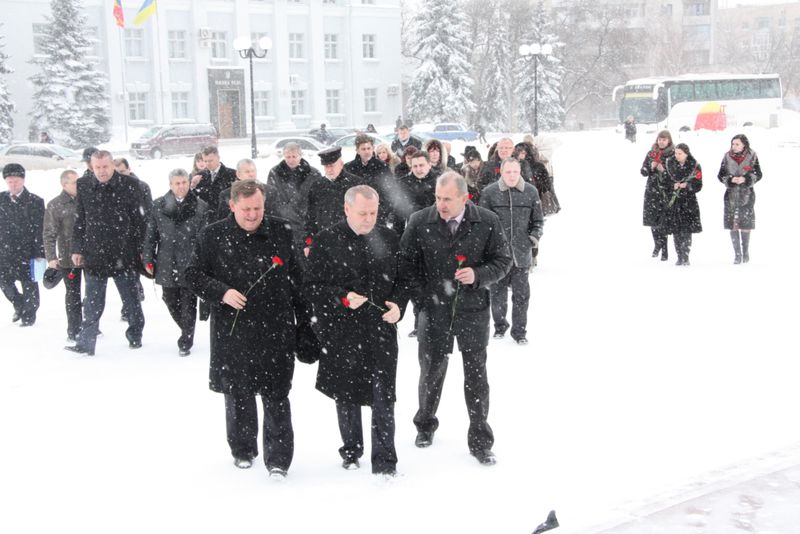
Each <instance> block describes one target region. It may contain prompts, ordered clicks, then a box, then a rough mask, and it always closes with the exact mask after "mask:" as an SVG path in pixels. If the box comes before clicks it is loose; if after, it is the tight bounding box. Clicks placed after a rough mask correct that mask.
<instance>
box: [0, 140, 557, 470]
mask: <svg viewBox="0 0 800 534" xmlns="http://www.w3.org/2000/svg"><path fill="white" fill-rule="evenodd" d="M407 144H408V139H405V140H404V141H400V146H399V147H395V148H392V147H390V151H391V153H392V154H396V153H397V152H398V151H402V152H403V153H404V155H405V152H407V151H408V152H409V153H410V154H409V157H408V158H407V164H408V166H409V171H408V172H407V173H405V174H404V175H402V176H397V175H396V174H394V173H392V172H391V170H390V167H389V165H387V164H386V163H384V162H383V161H382V160H381V159H380V158H378V157H377V156H376V154H375V147H374V146H373V141H372V138H371V137H369V136H366V135H364V136H359V138H358V139H357V140H356V150H357V154H356V157H355V159H353V160H352V161H349V162H344V161H343V160H342V156H341V149H339V148H331V149H326V150H324V151H322V152H320V153H319V157H320V162H321V165H322V168H323V170H324V173H323V174H321V173H320V172H319V171H317V170H316V169H315V168H314V167H313V166H311V165H310V164H309V163H308V161H306V160H305V159H304V158H303V155H302V151H301V150H300V147H299V146H297V145H287V146H286V147H284V151H283V160H282V161H281V162H280V163H279V164H278V165H276V166H275V167H274V168H273V169H272V170H271V171H270V173H269V176H268V178H267V180H266V183H265V184H262V183H260V182H259V181H258V176H257V168H256V165H255V162H253V161H252V160H250V159H243V160H241V161H239V162H238V164H237V165H236V168H235V169H232V168H228V167H226V166H225V165H224V164H223V163H222V162H221V161H220V157H219V152H218V150H217V148H216V147H208V148H206V149H204V150H203V152H202V153H201V154H198V156H196V158H195V162H194V168H193V169H192V171H191V172H186V171H185V170H183V169H175V170H173V171H171V172H170V173H169V176H168V185H169V190H168V191H167V192H166V193H165V194H164V195H163V196H160V197H158V198H156V199H155V200H152V195H151V194H150V190H149V187H147V185H146V184H145V183H144V182H142V181H141V180H139V179H138V178H137V177H136V176H135V175H134V174H133V173H131V172H130V168H129V166H128V164H127V161H125V160H124V159H117V160H115V159H113V157H112V155H111V154H110V153H109V152H107V151H103V150H97V149H87V151H86V152H85V159H86V162H87V170H86V172H85V173H84V174H83V176H81V177H79V176H78V174H77V173H76V172H75V171H72V170H67V171H64V172H63V173H62V174H61V185H62V192H61V194H60V195H59V196H58V197H56V198H55V199H53V200H52V201H50V202H49V203H48V204H47V207H46V208H45V205H44V201H43V200H42V199H40V198H38V197H36V196H35V195H33V194H32V193H30V192H28V191H27V189H25V187H24V178H25V169H24V168H22V166H20V165H17V164H9V165H6V167H5V168H4V169H3V176H4V179H5V181H6V184H7V187H8V192H5V193H3V194H2V195H0V224H1V225H2V226H3V227H4V228H5V229H6V230H5V231H4V232H2V233H0V236H2V239H3V240H4V241H3V243H0V244H2V245H3V249H2V252H1V253H0V268H1V271H0V274H2V276H0V286H2V289H3V292H4V294H5V295H6V296H7V297H8V299H9V300H10V301H11V302H12V303H13V306H14V320H19V321H21V324H22V325H23V326H30V325H33V324H34V323H35V318H36V310H37V308H38V305H39V293H38V283H37V282H36V281H34V280H32V277H31V274H32V270H31V269H32V267H31V265H30V262H31V260H32V259H33V260H36V259H40V258H43V259H45V260H46V262H47V264H48V267H49V268H48V270H47V272H46V273H45V285H46V287H54V286H55V285H56V284H58V283H59V282H60V281H62V280H63V283H64V285H65V287H66V296H65V310H66V315H67V337H68V339H69V340H70V341H72V342H73V343H72V344H69V345H67V346H66V347H65V348H66V350H69V351H71V352H75V353H78V354H82V355H87V356H93V355H94V354H95V352H96V348H97V338H98V336H99V335H100V329H99V326H100V319H101V316H102V315H103V312H104V309H105V300H106V299H105V294H106V287H107V283H108V280H109V279H112V280H114V282H115V284H116V287H117V289H118V291H119V293H120V296H121V298H122V302H123V310H122V317H123V319H124V320H125V321H127V322H128V328H127V330H126V333H125V335H126V338H127V341H128V345H129V347H130V348H131V349H139V348H140V347H142V337H143V331H144V326H145V317H144V314H143V312H142V306H141V300H142V298H143V295H142V293H141V292H140V287H141V284H140V282H139V277H140V276H146V277H151V278H154V279H155V282H156V283H158V284H159V285H161V287H162V299H163V300H164V302H165V304H166V306H167V309H168V311H169V313H170V316H171V317H172V318H173V320H174V321H175V323H176V324H177V325H178V326H179V328H180V336H179V338H178V341H177V344H178V352H179V354H180V355H182V356H186V355H188V354H189V353H190V351H191V348H192V346H193V342H194V334H195V322H196V319H197V310H198V308H199V309H200V318H201V319H203V318H204V317H208V318H210V336H211V343H210V351H211V358H210V373H209V385H210V388H211V389H212V390H213V391H216V392H220V393H223V394H224V398H225V408H226V410H225V413H226V430H227V439H228V444H229V446H230V449H231V454H232V456H233V457H234V463H235V465H236V466H237V467H240V468H247V467H250V466H251V465H252V463H253V459H254V458H255V457H256V456H257V455H258V452H259V447H258V415H257V414H258V410H257V407H256V397H257V396H258V395H260V396H261V402H262V404H263V408H264V421H263V446H262V447H263V454H264V461H265V464H266V466H267V468H268V470H269V472H270V475H271V476H273V477H275V478H283V477H285V476H286V473H287V471H288V469H289V466H290V464H291V462H292V456H293V450H294V437H293V430H292V422H291V408H290V403H289V397H288V395H289V391H290V389H291V384H292V375H293V370H294V361H295V359H298V360H300V361H301V362H305V363H314V362H316V361H319V367H318V373H317V384H316V387H317V389H318V390H319V391H321V392H322V393H324V394H325V395H327V396H329V397H331V398H332V399H333V400H334V401H335V405H336V413H337V417H338V421H339V429H340V433H341V437H342V443H343V445H342V447H341V448H340V450H339V453H340V456H341V458H342V466H343V467H344V468H345V469H355V468H358V467H359V466H360V463H359V459H360V458H361V457H362V455H363V451H364V439H363V429H362V423H361V406H364V405H368V406H371V407H372V425H371V428H372V432H371V438H372V461H371V464H372V471H373V473H376V474H380V475H384V476H387V477H393V476H395V475H396V473H397V471H396V465H397V454H396V450H395V445H394V428H395V423H394V402H395V398H396V395H395V375H396V367H397V351H398V342H397V335H398V334H397V328H396V323H397V322H398V321H399V320H400V319H401V317H402V315H403V314H404V312H405V310H406V306H407V304H408V302H409V301H411V302H413V303H414V307H415V315H416V320H415V335H416V337H417V338H418V342H419V349H418V350H419V354H418V357H419V364H420V379H419V385H418V400H419V410H418V411H417V414H416V415H415V417H414V423H415V425H416V427H417V437H416V439H415V444H416V446H418V447H420V448H424V447H428V446H430V445H432V443H433V440H434V434H435V432H436V430H437V428H438V425H439V421H438V419H437V417H436V412H437V409H438V405H439V399H440V396H441V392H442V387H443V383H444V378H445V374H446V370H447V365H448V360H449V355H450V354H451V353H452V352H453V349H454V346H455V343H456V342H457V343H458V348H459V350H460V351H461V353H462V357H463V364H464V381H465V388H464V391H465V400H466V405H467V411H468V414H469V420H470V425H469V430H468V435H467V442H468V447H469V451H470V453H471V454H472V455H473V456H474V457H475V458H476V459H477V460H478V461H479V462H480V463H481V464H483V465H493V464H494V463H495V461H496V460H495V456H494V453H493V452H492V446H493V443H494V436H493V433H492V429H491V427H490V426H489V423H488V411H489V384H488V375H487V372H486V359H487V346H488V341H489V338H490V320H491V319H494V326H495V329H494V337H496V338H500V337H503V336H504V334H505V332H506V330H508V329H510V331H511V335H512V338H513V339H514V340H515V341H516V342H517V343H519V344H525V343H527V337H526V336H527V331H526V322H527V308H528V304H529V300H530V288H529V286H528V273H529V268H530V266H531V264H532V262H533V258H534V251H535V250H536V248H537V247H538V243H539V240H540V239H541V237H542V231H543V212H542V204H541V201H540V198H539V192H538V189H537V187H536V186H535V185H534V183H533V180H535V179H538V180H539V182H540V183H542V184H546V182H547V181H548V179H549V177H548V175H547V171H546V170H545V171H544V172H541V169H539V170H538V171H537V172H538V173H539V174H538V175H535V174H534V171H533V170H532V167H536V166H537V165H536V163H537V162H536V161H533V160H532V159H530V158H527V157H526V156H528V155H531V156H532V155H533V154H534V153H535V152H534V149H533V148H532V147H531V146H526V147H525V148H526V151H525V152H524V155H523V156H521V157H519V159H518V158H516V157H514V155H513V152H514V145H513V142H511V140H510V139H503V140H501V141H500V142H498V144H497V147H496V149H495V151H494V153H495V154H496V155H495V156H493V157H492V158H490V160H489V161H487V162H486V163H482V164H481V165H480V166H475V165H474V164H473V161H474V160H475V159H477V160H479V161H480V154H476V153H477V151H476V150H474V149H473V150H472V151H470V150H467V151H465V153H466V155H467V156H468V157H466V158H465V164H464V165H463V168H464V172H465V174H467V175H468V176H469V178H465V177H464V175H462V174H460V173H459V172H457V171H456V170H453V167H457V166H456V165H455V163H454V162H453V161H451V159H450V158H449V157H448V156H449V155H448V152H447V148H446V147H445V146H444V145H443V144H442V143H439V142H436V143H428V144H426V146H425V147H420V148H417V147H415V146H414V145H413V144H411V145H409V146H404V145H407ZM509 144H510V146H511V150H509V149H508V145H509ZM412 147H413V148H414V151H411V150H410V148H412ZM425 149H427V150H425ZM448 162H449V163H448ZM466 169H469V170H466ZM487 169H488V170H487ZM526 172H527V173H528V176H525V173H526ZM537 176H538V178H537ZM550 185H552V181H551V180H550ZM81 279H83V281H84V285H85V291H84V295H83V297H82V296H81ZM17 281H19V282H21V287H22V292H19V291H18V290H17V286H16V282H17ZM509 287H510V288H511V290H512V308H513V309H512V314H511V322H510V323H509V322H508V321H507V319H506V316H507V308H508V302H507V300H508V296H507V292H508V288H509ZM198 297H199V299H200V301H199V303H198Z"/></svg>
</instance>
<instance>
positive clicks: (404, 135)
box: [397, 128, 411, 143]
mask: <svg viewBox="0 0 800 534" xmlns="http://www.w3.org/2000/svg"><path fill="white" fill-rule="evenodd" d="M410 136H411V132H409V131H408V128H400V129H399V130H397V137H398V138H399V139H400V140H401V141H402V142H404V143H405V142H406V141H408V138H409V137H410Z"/></svg>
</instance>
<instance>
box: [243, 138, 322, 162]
mask: <svg viewBox="0 0 800 534" xmlns="http://www.w3.org/2000/svg"><path fill="white" fill-rule="evenodd" d="M289 143H297V144H298V145H300V149H301V150H302V151H303V152H304V153H306V156H308V155H313V154H316V153H317V152H319V151H320V150H324V149H326V148H328V145H325V144H323V143H320V142H319V141H317V140H316V139H313V138H311V137H280V138H278V139H276V140H275V141H273V142H271V143H270V144H268V145H267V146H266V147H265V148H259V149H258V152H259V155H260V156H278V157H279V158H282V157H283V147H285V146H286V145H287V144H289ZM306 159H308V158H306Z"/></svg>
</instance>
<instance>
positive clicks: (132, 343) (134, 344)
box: [128, 339, 142, 349]
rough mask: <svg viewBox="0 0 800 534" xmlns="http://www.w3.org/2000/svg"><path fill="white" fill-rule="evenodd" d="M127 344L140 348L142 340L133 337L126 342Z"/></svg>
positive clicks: (133, 347)
mask: <svg viewBox="0 0 800 534" xmlns="http://www.w3.org/2000/svg"><path fill="white" fill-rule="evenodd" d="M128 346H129V347H130V348H132V349H141V348H142V340H141V339H133V340H131V341H130V343H128Z"/></svg>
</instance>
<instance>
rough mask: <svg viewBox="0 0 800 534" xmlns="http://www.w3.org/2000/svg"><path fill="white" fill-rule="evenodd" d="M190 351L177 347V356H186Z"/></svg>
mask: <svg viewBox="0 0 800 534" xmlns="http://www.w3.org/2000/svg"><path fill="white" fill-rule="evenodd" d="M191 353H192V351H191V350H190V349H178V356H188V355H190V354H191Z"/></svg>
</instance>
